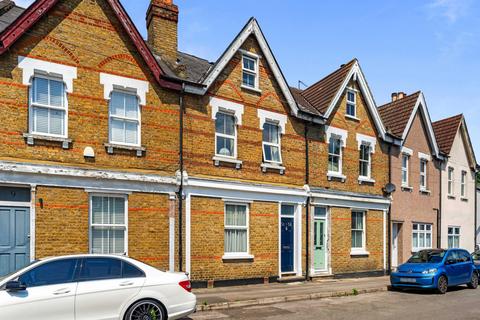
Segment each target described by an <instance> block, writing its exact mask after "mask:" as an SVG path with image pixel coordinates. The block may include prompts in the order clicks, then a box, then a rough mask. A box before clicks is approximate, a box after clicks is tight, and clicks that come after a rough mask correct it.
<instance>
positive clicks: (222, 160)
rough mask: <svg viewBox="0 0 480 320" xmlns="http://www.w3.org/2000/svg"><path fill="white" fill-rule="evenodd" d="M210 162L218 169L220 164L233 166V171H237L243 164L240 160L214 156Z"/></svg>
mask: <svg viewBox="0 0 480 320" xmlns="http://www.w3.org/2000/svg"><path fill="white" fill-rule="evenodd" d="M212 160H213V161H214V163H215V166H216V167H219V166H220V165H221V164H222V163H228V164H233V165H235V169H237V170H239V169H241V168H242V164H243V161H241V160H237V159H233V158H227V157H222V156H214V157H213V158H212Z"/></svg>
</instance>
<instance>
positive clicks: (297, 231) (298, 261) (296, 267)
mask: <svg viewBox="0 0 480 320" xmlns="http://www.w3.org/2000/svg"><path fill="white" fill-rule="evenodd" d="M284 205H285V206H293V207H294V215H293V228H294V230H293V271H292V272H282V218H292V216H283V215H282V206H284ZM302 207H303V206H302V204H299V203H291V202H279V203H278V276H279V278H282V276H288V275H295V276H301V275H302V219H301V217H302Z"/></svg>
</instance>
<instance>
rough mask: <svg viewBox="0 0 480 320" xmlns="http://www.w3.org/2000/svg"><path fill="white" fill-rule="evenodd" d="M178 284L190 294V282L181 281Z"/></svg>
mask: <svg viewBox="0 0 480 320" xmlns="http://www.w3.org/2000/svg"><path fill="white" fill-rule="evenodd" d="M178 284H179V285H180V287H182V288H183V289H185V290H187V291H188V292H192V284H191V283H190V280H185V281H181V282H179V283H178Z"/></svg>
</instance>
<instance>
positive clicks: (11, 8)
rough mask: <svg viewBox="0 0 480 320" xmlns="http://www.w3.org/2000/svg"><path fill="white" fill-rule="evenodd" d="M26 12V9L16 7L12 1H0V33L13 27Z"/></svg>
mask: <svg viewBox="0 0 480 320" xmlns="http://www.w3.org/2000/svg"><path fill="white" fill-rule="evenodd" d="M24 11H25V9H24V8H21V7H19V6H16V5H15V2H13V1H11V0H2V1H0V32H2V31H3V30H5V29H6V28H7V27H8V26H9V25H11V24H12V23H13V22H14V21H15V20H16V19H17V18H18V17H19V16H20V15H21V14H22V13H23V12H24Z"/></svg>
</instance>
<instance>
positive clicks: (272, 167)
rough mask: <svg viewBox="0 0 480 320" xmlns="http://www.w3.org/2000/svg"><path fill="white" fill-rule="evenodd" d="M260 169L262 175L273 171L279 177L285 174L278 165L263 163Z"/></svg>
mask: <svg viewBox="0 0 480 320" xmlns="http://www.w3.org/2000/svg"><path fill="white" fill-rule="evenodd" d="M260 167H261V168H262V171H263V172H264V173H265V172H267V171H268V170H274V171H278V172H279V173H280V174H281V175H284V174H285V167H284V166H282V165H279V164H275V163H268V162H265V163H262V164H261V165H260Z"/></svg>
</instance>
